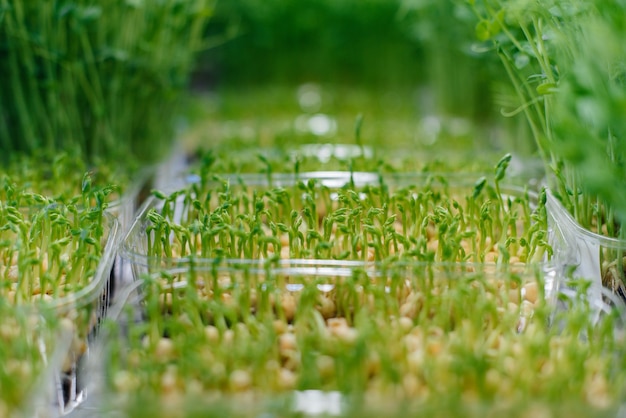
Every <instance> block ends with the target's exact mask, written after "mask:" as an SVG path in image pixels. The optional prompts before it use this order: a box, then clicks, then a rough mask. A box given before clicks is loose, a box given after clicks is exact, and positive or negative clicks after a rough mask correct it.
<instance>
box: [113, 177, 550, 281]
mask: <svg viewBox="0 0 626 418" xmlns="http://www.w3.org/2000/svg"><path fill="white" fill-rule="evenodd" d="M477 178H478V176H475V175H468V174H467V173H455V174H415V173H411V174H409V173H406V174H400V173H399V174H393V175H391V174H390V175H385V176H381V175H379V174H377V173H363V172H354V173H351V172H310V173H301V174H299V175H298V176H295V175H293V174H273V175H271V176H269V177H268V176H263V175H237V176H224V177H223V178H222V179H221V180H220V181H214V182H212V183H210V184H205V185H201V186H200V184H201V183H200V179H198V178H196V177H191V178H188V179H187V180H186V182H185V183H186V187H190V188H192V189H193V188H194V187H196V186H200V187H205V188H206V189H210V190H212V193H213V196H215V195H217V194H218V193H219V192H220V191H221V189H222V188H223V187H226V186H224V184H228V186H227V187H228V188H229V190H230V191H232V193H234V194H235V195H236V196H243V195H246V196H248V195H251V194H254V193H256V194H257V195H258V196H260V195H262V194H263V193H265V192H268V191H271V190H281V189H282V190H288V191H289V192H290V193H291V195H290V196H292V197H293V202H292V206H291V209H293V210H294V211H297V212H299V213H303V212H305V210H303V209H302V208H303V203H302V202H303V200H304V199H313V200H314V201H315V207H316V208H317V210H318V213H319V216H318V222H323V221H322V219H323V218H324V216H325V215H326V214H329V213H333V214H335V213H338V212H336V208H337V207H338V206H339V202H340V200H341V199H343V198H345V196H346V195H348V194H349V195H350V196H353V197H354V199H357V200H359V199H360V202H361V204H362V207H361V208H362V210H363V211H366V210H369V208H371V209H372V210H379V207H380V206H381V202H380V201H366V199H368V197H367V195H366V194H365V192H366V191H367V192H369V193H371V196H374V197H372V199H377V198H376V196H375V194H376V193H381V194H385V193H390V194H392V195H395V193H399V194H400V193H402V194H404V196H408V199H409V200H411V199H413V198H416V196H418V195H419V194H420V193H422V192H424V193H432V194H433V195H436V198H437V199H438V198H441V199H442V200H441V201H445V198H446V197H450V198H451V199H453V200H454V201H456V202H457V203H458V204H459V205H458V206H459V207H460V208H461V209H459V207H455V208H452V207H449V208H445V209H444V210H443V211H442V212H441V213H439V212H438V213H439V214H442V216H446V213H448V212H446V211H448V210H449V213H448V215H450V216H454V214H451V213H452V211H456V210H459V211H461V210H463V208H464V207H466V206H467V204H468V203H467V202H468V200H469V199H474V202H475V208H476V207H477V205H478V203H477V202H480V204H481V205H484V206H483V208H485V207H486V208H491V209H490V210H496V209H493V208H494V207H496V206H497V205H498V204H499V206H497V207H498V208H505V206H506V208H505V209H502V210H505V211H508V210H516V211H518V214H519V216H520V217H522V216H524V217H526V218H527V219H529V218H530V214H531V212H533V210H535V209H536V207H537V205H538V203H539V202H538V196H537V194H536V193H534V192H532V191H529V190H524V189H522V188H519V187H515V186H508V185H506V186H501V195H500V197H501V198H502V200H501V201H499V198H498V195H497V194H496V193H495V189H494V187H493V184H489V182H487V184H486V185H485V186H484V188H483V189H482V191H481V192H480V194H478V195H477V197H474V196H473V194H474V192H475V190H476V187H477V186H476V180H477ZM381 184H383V185H384V187H382V186H381ZM307 187H312V189H307ZM377 188H380V190H378V189H377ZM178 190H183V189H182V188H181V189H178ZM347 190H349V191H347ZM342 193H343V195H341V194H342ZM311 196H315V197H314V198H312V197H311ZM509 202H510V203H511V205H512V208H513V209H510V208H508V205H509ZM344 203H345V201H342V203H341V204H342V205H343V204H344ZM448 203H450V202H448ZM446 204H447V203H446ZM164 205H165V204H164V203H163V201H162V200H160V199H159V198H156V197H154V196H152V197H151V198H149V199H148V200H147V201H146V202H145V203H144V205H143V206H142V208H140V210H139V211H138V215H137V218H136V219H135V222H134V223H133V225H132V226H131V228H130V230H129V231H128V234H127V235H126V237H125V238H124V240H123V243H122V245H121V249H120V255H121V256H122V257H123V258H125V259H127V260H129V262H130V263H131V264H132V266H133V269H134V273H135V277H138V276H140V275H142V274H148V273H150V272H152V271H154V270H155V269H160V268H162V267H175V266H178V265H182V264H185V263H188V262H189V259H190V258H193V262H194V264H196V265H198V264H211V263H212V261H213V259H215V258H220V257H216V256H211V257H203V256H198V255H194V256H192V257H189V256H188V254H183V255H181V256H177V257H168V256H165V255H164V256H161V257H155V256H148V246H149V240H150V239H153V235H151V234H153V233H149V226H150V222H151V221H150V219H149V217H150V216H151V215H150V214H151V212H152V211H153V210H157V211H163V208H164V207H165V206H164ZM167 205H168V210H169V214H168V215H167V219H168V220H169V221H170V222H171V223H172V225H174V224H188V223H190V222H192V221H193V219H189V215H188V209H189V208H190V205H191V202H190V201H189V200H187V201H186V198H185V196H182V195H181V196H178V197H177V198H175V199H174V200H172V201H168V203H167ZM216 205H217V203H215V202H214V201H213V200H212V201H210V202H209V203H208V207H209V209H214V208H215V207H216ZM377 205H378V206H377ZM490 205H496V206H490ZM399 210H400V209H396V210H395V211H394V210H390V212H389V216H388V217H387V218H386V219H387V221H388V220H389V219H391V218H392V214H393V216H395V217H396V220H398V219H401V217H402V216H403V214H402V213H400V212H399ZM433 210H434V209H433ZM333 211H335V212H333ZM291 215H292V213H283V214H278V215H276V217H272V218H271V221H272V222H273V223H274V224H275V225H277V224H279V223H281V224H283V225H289V224H290V222H292V219H291ZM423 216H424V218H420V219H413V220H409V219H408V218H406V219H407V221H406V223H407V224H408V223H410V222H412V225H413V227H414V228H415V229H416V230H417V229H419V228H421V227H419V226H418V225H419V224H421V223H422V222H427V221H428V220H426V221H425V220H424V219H425V218H426V217H427V216H430V217H431V218H430V219H432V217H434V216H438V215H437V214H435V213H434V212H433V213H431V212H428V213H426V212H425V213H424V214H423ZM324 219H325V218H324ZM381 222H383V221H381ZM389 222H392V221H389ZM529 222H530V221H529ZM266 223H267V222H266ZM396 224H398V222H396V223H395V224H394V227H396V226H397V225H396ZM318 226H319V228H318V227H316V229H317V230H318V233H319V234H323V233H324V229H323V228H324V226H323V225H318ZM387 226H388V225H387ZM397 227H398V228H400V226H397ZM267 228H268V231H269V228H270V226H268V227H267ZM299 228H300V227H299ZM515 228H516V229H518V228H517V225H516V227H515ZM420 231H421V232H420V233H421V234H422V235H423V237H424V239H425V238H426V234H437V231H435V232H433V231H432V230H429V231H426V230H424V229H421V230H420ZM283 232H284V231H283ZM304 233H308V232H307V231H306V230H305V231H304ZM442 233H443V232H442ZM523 233H524V231H517V230H516V231H515V233H514V234H512V235H511V236H512V237H513V239H518V238H519V236H518V235H519V234H523ZM533 233H534V232H533ZM295 234H296V233H295V232H294V236H295ZM283 235H285V234H283ZM275 238H278V234H276V235H275ZM429 239H430V238H429ZM464 239H466V240H467V241H468V242H469V241H471V238H469V237H467V238H464ZM511 242H513V240H512V241H511ZM290 243H291V241H290ZM482 244H484V245H485V246H486V247H489V245H494V246H495V245H496V243H492V244H489V243H487V242H486V241H485V242H484V243H482ZM482 244H481V245H482ZM274 245H276V246H277V244H275V243H274V244H273V246H274ZM285 245H286V244H284V245H283V247H281V248H284V246H285ZM333 245H334V244H333ZM368 245H369V243H368ZM386 245H388V246H390V245H391V244H389V243H387V244H386ZM420 245H422V244H420ZM433 245H434V246H433V248H429V249H425V250H424V252H423V253H419V252H415V257H431V256H432V254H431V253H435V252H437V251H439V247H437V244H436V243H435V244H433ZM520 245H521V244H520ZM273 246H272V248H274V247H273ZM435 247H437V248H435ZM320 248H321V246H320ZM395 248H401V247H400V246H398V247H394V249H393V250H394V251H395ZM261 251H262V249H260V250H259V254H256V253H255V254H254V255H253V256H245V255H244V256H241V257H240V256H237V257H230V256H225V257H223V258H240V259H260V258H263V259H271V258H272V257H271V255H270V253H269V252H268V253H267V254H264V253H262V254H261ZM267 251H269V250H267ZM316 251H317V249H315V251H314V250H311V249H310V248H309V251H308V253H306V254H307V256H306V257H301V256H299V255H295V256H294V255H293V254H292V253H291V252H290V253H289V255H287V254H281V255H280V257H279V258H281V259H287V258H296V259H299V258H308V259H317V260H319V259H332V258H342V257H343V256H345V254H346V253H347V252H349V251H347V250H346V249H345V248H344V251H342V252H341V253H339V250H338V249H337V248H335V247H331V248H330V250H329V251H327V252H326V253H324V254H323V255H322V256H319V255H318V254H322V251H320V252H319V253H318V252H316ZM391 251H392V250H391V249H388V252H389V254H388V256H389V258H394V257H393V256H392V254H391ZM428 251H430V252H431V253H429V255H426V253H427V252H428ZM442 251H443V250H442ZM371 252H374V255H373V256H372V254H369V253H371ZM303 253H304V252H300V253H298V254H303ZM328 253H330V255H328ZM383 253H384V252H383V251H382V250H381V253H380V254H376V253H375V250H372V251H369V252H368V254H367V255H364V254H363V253H360V254H361V257H360V258H359V257H356V254H357V253H356V252H354V251H352V253H351V255H348V259H349V260H353V261H362V262H370V261H382V259H383V258H385V257H386V256H385V255H384V254H383ZM277 254H278V252H276V254H275V255H277ZM404 255H406V256H407V257H410V255H409V253H408V252H406V254H404ZM400 257H401V256H400ZM436 257H437V256H436V255H435V256H433V260H432V261H441V260H437V259H436ZM273 258H276V257H273ZM396 258H397V257H396ZM344 260H346V259H344ZM413 261H415V259H413ZM419 261H423V260H419ZM457 261H466V260H457ZM472 261H484V260H472ZM494 261H495V260H494ZM539 261H543V258H542V254H535V258H534V260H533V262H539Z"/></svg>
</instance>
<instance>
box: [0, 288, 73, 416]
mask: <svg viewBox="0 0 626 418" xmlns="http://www.w3.org/2000/svg"><path fill="white" fill-rule="evenodd" d="M0 314H1V315H2V326H0V333H1V334H2V348H0V357H1V358H2V360H1V362H2V370H1V371H0V414H1V415H2V416H6V417H29V418H33V417H35V418H54V417H58V416H60V414H62V411H63V406H62V404H60V403H59V402H60V399H59V391H58V390H57V382H58V379H57V377H58V373H59V370H60V369H61V365H62V363H63V362H64V359H65V357H66V356H67V353H68V351H69V350H70V342H71V340H72V331H71V328H72V325H71V324H70V323H69V322H68V321H67V320H60V319H59V318H58V317H57V316H56V315H55V314H53V313H51V312H42V311H39V310H37V309H36V308H35V307H32V306H15V305H12V304H9V303H7V301H6V300H4V299H3V300H1V301H0Z"/></svg>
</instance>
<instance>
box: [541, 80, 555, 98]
mask: <svg viewBox="0 0 626 418" xmlns="http://www.w3.org/2000/svg"><path fill="white" fill-rule="evenodd" d="M555 91H556V84H554V83H550V82H545V83H541V84H539V85H538V86H537V93H538V94H541V95H542V96H543V95H548V94H552V93H554V92H555Z"/></svg>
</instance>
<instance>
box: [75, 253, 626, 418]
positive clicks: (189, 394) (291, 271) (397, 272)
mask: <svg viewBox="0 0 626 418" xmlns="http://www.w3.org/2000/svg"><path fill="white" fill-rule="evenodd" d="M492 267H493V266H484V265H482V266H481V265H478V264H457V263H453V264H415V263H410V264H404V265H401V264H393V265H389V266H377V267H369V268H366V267H364V266H356V267H355V265H354V264H353V263H345V264H342V263H339V262H336V263H328V264H317V265H316V264H314V263H303V264H301V265H298V264H297V263H296V262H294V261H291V263H290V264H289V265H286V264H285V265H283V266H280V267H277V268H269V267H267V266H265V265H263V264H259V263H257V264H252V263H248V264H244V263H239V264H232V263H229V262H223V263H220V264H219V265H218V264H214V265H212V266H206V265H204V266H196V267H194V268H193V269H191V270H190V269H188V268H181V269H173V270H168V271H164V272H162V273H160V274H155V275H154V276H152V277H151V278H150V279H146V281H145V282H143V283H141V282H137V283H136V284H135V286H136V288H135V289H132V288H128V289H127V290H128V299H127V300H126V301H124V303H121V301H120V303H121V305H120V306H119V307H118V306H116V309H115V310H114V311H115V312H116V313H119V315H120V316H119V317H118V318H117V325H118V326H117V327H111V328H109V327H107V329H109V330H111V334H108V335H107V338H106V339H103V340H101V344H100V345H99V346H98V350H101V351H99V353H100V354H99V355H98V359H100V360H102V362H100V361H99V362H97V363H94V364H93V368H92V369H91V371H92V373H93V377H92V378H91V379H90V382H91V383H92V384H93V385H94V388H93V392H91V393H92V394H97V396H94V397H93V398H92V399H90V400H89V402H87V403H85V404H84V405H82V406H81V407H80V408H81V409H83V408H84V409H83V413H84V414H96V415H98V414H101V415H103V416H108V415H107V414H111V416H136V415H137V414H138V413H143V414H146V415H149V416H156V417H158V416H171V414H173V413H177V414H181V415H183V416H190V415H191V414H194V413H196V414H201V415H203V416H225V415H227V416H238V417H255V416H260V415H263V414H272V415H273V416H303V415H304V416H316V415H323V416H378V414H381V413H384V414H385V416H393V417H396V416H398V417H400V416H407V415H411V414H416V413H418V412H419V413H423V412H425V411H429V413H432V414H444V415H445V414H451V415H460V414H462V415H464V416H485V414H490V413H502V412H503V411H506V412H515V413H517V414H519V415H523V413H525V412H527V411H534V410H535V408H539V409H538V410H541V411H546V410H549V411H552V410H554V411H555V412H554V413H555V414H556V415H559V413H564V412H566V411H569V412H571V413H573V414H574V415H572V416H589V415H588V414H591V415H596V414H597V413H598V412H599V411H600V412H607V413H609V414H610V411H615V410H616V408H618V407H619V398H617V399H616V396H617V395H616V392H617V393H619V388H616V387H614V388H611V389H612V390H614V391H612V392H611V396H612V397H611V403H610V404H609V405H608V406H605V407H604V409H602V408H600V407H599V406H598V405H599V404H598V403H596V401H597V399H593V398H591V399H589V398H585V397H584V395H585V392H584V391H585V378H584V376H582V375H581V373H580V368H579V366H580V365H579V364H578V363H576V364H574V363H568V362H560V361H561V359H563V356H562V355H559V354H558V352H560V351H562V350H564V349H566V348H569V349H570V350H571V352H574V351H576V350H577V349H578V347H577V345H579V344H582V343H583V342H581V340H579V336H578V335H572V334H571V330H572V329H575V328H576V327H578V326H580V323H579V322H576V323H571V324H570V323H569V322H568V321H569V319H574V322H575V321H578V320H577V319H575V318H579V317H577V316H572V317H571V318H570V317H569V316H567V314H566V313H563V312H562V313H561V314H558V315H557V317H556V318H557V322H550V319H551V318H553V319H554V318H555V317H554V309H553V301H549V300H546V299H545V297H546V295H545V294H544V293H543V292H542V291H541V288H542V286H541V285H542V283H544V276H545V274H546V272H545V270H543V269H540V270H533V269H528V270H526V271H524V272H516V273H513V272H510V271H508V272H507V271H498V270H494V269H492ZM490 301H491V302H490ZM491 303H493V305H491ZM619 315H621V316H622V317H623V312H621V313H619ZM550 323H552V324H557V325H558V330H555V329H554V328H553V327H550V326H549V325H548V324H550ZM602 329H604V333H605V334H606V333H607V329H610V328H602ZM591 332H594V331H593V330H592V331H591ZM598 332H600V331H598ZM496 334H497V336H496ZM589 337H590V338H594V337H595V334H594V335H589ZM612 337H613V336H612V335H611V336H609V335H604V334H603V338H606V339H607V341H608V339H609V338H612ZM574 341H575V342H576V344H572V343H573V342H574ZM614 344H615V345H614V346H615V347H618V343H617V342H616V343H614ZM552 350H554V353H552ZM583 351H584V350H583ZM583 351H581V353H583ZM138 353H141V355H140V356H138ZM585 353H586V354H588V355H591V354H590V353H589V352H587V351H585ZM605 355H606V353H605V352H600V351H597V352H594V353H593V359H594V360H589V361H596V359H601V358H605ZM573 358H574V357H573ZM573 358H572V360H573ZM568 361H569V360H568ZM622 361H623V358H622ZM594 364H595V363H594ZM602 364H603V366H602V369H601V370H598V373H600V374H602V375H603V376H605V375H606V376H610V375H611V370H610V368H611V367H612V365H613V364H612V363H611V365H608V364H604V363H602ZM459 367H460V368H461V369H462V370H461V369H459ZM550 367H557V368H558V367H561V369H560V370H558V372H556V373H548V372H546V370H548V369H550ZM568 368H571V376H570V375H568V374H567V370H570V369H568ZM575 370H578V372H574V371H575ZM561 373H565V377H563V376H562V375H561ZM481 376H482V377H481ZM496 376H499V377H496ZM505 377H506V378H505ZM483 378H484V380H483ZM474 379H477V380H474ZM507 379H510V380H507ZM564 381H568V385H564V384H563V382H564ZM477 382H483V385H482V386H480V385H479V386H477ZM611 383H612V382H611ZM508 385H511V386H510V387H511V389H514V390H512V391H510V392H508V391H507V389H506V388H507V387H509V386H508ZM579 391H580V392H579ZM601 395H603V394H601V393H600V394H598V396H601ZM600 401H602V399H600ZM583 411H584V413H583ZM581 414H582V415H581ZM568 416H570V415H568Z"/></svg>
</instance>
